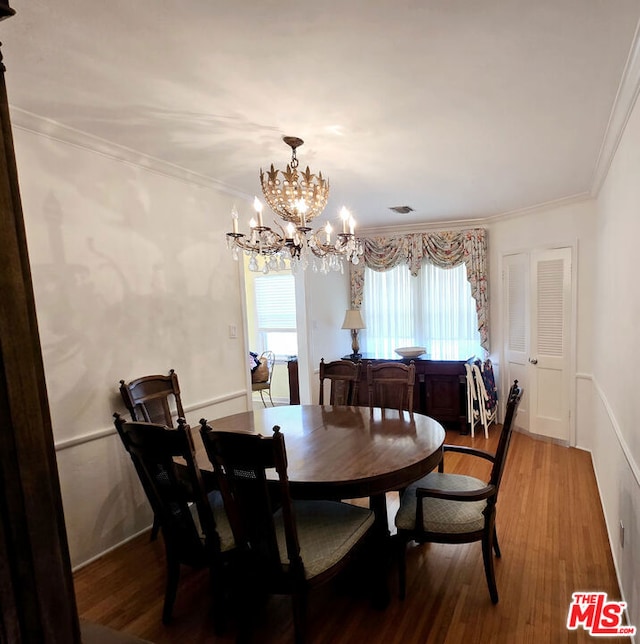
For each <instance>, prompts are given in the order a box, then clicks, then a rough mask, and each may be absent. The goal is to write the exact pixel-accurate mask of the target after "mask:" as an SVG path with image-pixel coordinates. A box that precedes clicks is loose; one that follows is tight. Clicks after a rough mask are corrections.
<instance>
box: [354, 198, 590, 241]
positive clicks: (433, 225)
mask: <svg viewBox="0 0 640 644" xmlns="http://www.w3.org/2000/svg"><path fill="white" fill-rule="evenodd" d="M590 199H593V197H592V195H591V194H590V193H588V192H581V193H579V194H576V195H570V196H569V197H562V198H561V199H554V200H553V201H545V202H543V203H539V204H536V205H534V206H527V207H526V208H520V209H518V210H508V211H505V212H502V213H498V214H496V215H488V216H486V217H476V218H474V219H456V220H449V221H445V220H441V221H435V222H416V223H413V224H402V225H399V226H398V225H393V226H372V227H370V228H361V230H360V232H361V236H362V237H373V236H375V235H407V234H411V233H422V232H427V231H438V230H454V231H458V230H467V229H468V228H482V227H484V226H487V225H488V224H492V223H497V222H499V221H505V220H508V219H516V218H518V217H525V216H527V215H531V214H534V213H536V212H540V211H543V210H551V209H553V208H562V207H564V206H571V205H573V204H577V203H582V202H584V201H589V200H590Z"/></svg>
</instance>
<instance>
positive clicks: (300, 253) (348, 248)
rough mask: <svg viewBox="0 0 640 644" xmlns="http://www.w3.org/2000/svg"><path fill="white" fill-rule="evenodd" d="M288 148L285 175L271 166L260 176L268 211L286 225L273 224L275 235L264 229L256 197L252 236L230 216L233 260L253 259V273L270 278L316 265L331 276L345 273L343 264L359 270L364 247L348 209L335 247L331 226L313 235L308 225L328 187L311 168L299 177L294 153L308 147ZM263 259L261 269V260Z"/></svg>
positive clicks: (289, 139)
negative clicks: (244, 256)
mask: <svg viewBox="0 0 640 644" xmlns="http://www.w3.org/2000/svg"><path fill="white" fill-rule="evenodd" d="M283 140H284V142H285V143H286V144H287V145H288V146H289V147H290V148H291V162H290V163H289V164H287V168H286V170H276V169H275V168H274V167H273V164H271V168H270V169H269V170H267V171H263V170H262V169H261V170H260V183H261V185H262V194H263V195H264V198H265V199H266V201H267V204H268V205H269V208H271V210H272V211H273V212H274V213H275V214H276V215H278V216H279V217H280V218H281V219H283V220H284V221H285V222H287V224H286V227H283V226H282V225H281V224H279V223H277V222H275V221H274V224H275V227H276V230H274V229H272V228H270V227H269V226H265V225H264V219H263V216H262V203H261V202H260V200H259V199H258V198H257V197H256V198H255V199H254V201H253V207H254V210H255V211H256V216H257V220H256V219H253V218H252V219H251V221H250V222H249V228H250V232H249V233H248V234H245V233H241V232H239V231H238V212H237V210H236V209H235V208H234V209H233V211H232V213H231V222H232V225H233V231H232V232H230V233H227V245H228V246H229V248H230V249H231V252H232V255H233V258H234V259H238V255H239V252H238V251H239V250H244V252H245V253H246V254H247V255H249V256H250V260H249V270H252V271H259V270H261V271H262V272H263V273H268V272H269V271H272V270H275V271H278V270H283V269H286V268H289V266H288V265H287V261H286V260H289V264H290V267H291V269H292V270H293V271H295V270H296V268H297V267H298V266H300V267H301V268H302V269H303V270H304V269H306V268H307V266H308V265H309V263H310V260H311V263H312V266H313V270H315V271H317V270H319V271H320V272H321V273H328V272H329V271H330V270H335V271H340V272H344V260H345V259H346V260H347V261H348V262H352V263H353V264H358V263H359V262H360V257H361V256H362V253H363V249H362V242H361V241H360V240H359V239H357V238H356V236H355V233H354V231H355V225H356V224H355V220H354V219H353V217H352V216H351V214H350V213H349V211H348V210H347V209H346V208H344V207H343V208H342V209H341V211H340V217H341V219H342V232H340V233H337V235H336V238H335V241H334V240H332V237H331V234H332V232H333V229H332V227H331V224H330V223H329V222H327V224H326V225H325V226H324V227H323V228H318V229H316V230H314V229H313V228H311V227H310V226H309V223H310V222H311V221H312V220H313V219H314V218H315V217H317V216H318V215H320V214H321V213H322V211H323V210H324V208H325V206H326V205H327V200H328V198H329V181H328V179H325V178H324V177H323V176H322V173H321V172H319V173H318V174H317V175H315V174H312V173H311V171H310V170H309V167H308V166H307V169H306V170H305V171H304V172H300V171H298V159H297V157H296V148H298V147H300V146H301V145H302V144H303V143H304V141H303V140H302V139H299V138H297V137H293V136H285V137H283ZM259 257H262V260H263V262H262V268H260V267H259V264H258V258H259Z"/></svg>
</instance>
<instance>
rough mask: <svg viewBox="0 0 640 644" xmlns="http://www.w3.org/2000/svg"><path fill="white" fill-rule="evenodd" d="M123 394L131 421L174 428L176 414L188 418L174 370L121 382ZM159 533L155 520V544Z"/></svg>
mask: <svg viewBox="0 0 640 644" xmlns="http://www.w3.org/2000/svg"><path fill="white" fill-rule="evenodd" d="M120 395H121V396H122V400H123V401H124V405H125V407H126V408H127V410H128V411H129V414H130V415H131V420H134V421H145V422H147V423H159V424H161V425H165V426H167V427H173V426H174V424H173V423H174V415H175V417H176V418H184V417H185V415H184V409H183V408H182V398H181V397H180V385H179V383H178V376H177V374H176V372H175V371H174V370H173V369H170V370H169V375H168V376H163V375H161V374H158V375H152V376H142V377H140V378H136V379H135V380H131V381H129V382H125V381H124V380H121V381H120ZM125 447H126V445H125ZM159 530H160V523H159V520H158V519H155V518H154V520H153V527H152V528H151V537H150V538H151V541H154V540H155V539H156V537H157V536H158V531H159Z"/></svg>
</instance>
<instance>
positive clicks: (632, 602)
mask: <svg viewBox="0 0 640 644" xmlns="http://www.w3.org/2000/svg"><path fill="white" fill-rule="evenodd" d="M638 177H640V106H639V105H638V104H637V103H636V106H635V108H634V111H633V112H632V114H631V117H630V119H629V121H628V123H627V126H626V129H625V132H624V135H623V137H622V140H621V142H620V145H619V147H618V150H617V152H616V155H615V157H614V160H613V163H612V165H611V168H610V170H609V173H608V175H607V178H606V180H605V183H604V185H603V188H602V189H601V191H600V194H599V195H598V201H597V206H598V220H597V223H598V226H597V240H598V244H597V260H596V262H597V263H596V265H597V267H598V270H597V272H596V274H595V298H594V307H593V311H594V336H595V337H596V338H598V342H597V343H595V344H594V347H593V355H594V357H593V378H592V381H591V382H589V383H585V387H586V386H587V385H590V386H591V391H590V393H591V395H592V396H593V400H594V406H593V423H592V427H591V430H592V434H591V435H590V436H589V442H588V443H587V446H588V447H589V448H590V449H591V450H592V452H593V460H594V466H595V470H596V475H597V477H598V483H599V486H600V492H601V495H602V500H603V505H604V510H605V516H606V520H607V525H608V528H609V534H610V538H611V545H612V549H613V553H614V558H615V560H616V563H617V568H618V571H619V575H620V577H621V581H622V586H623V592H624V596H625V599H626V601H627V603H628V605H629V612H630V619H631V623H632V624H635V625H636V626H640V429H639V427H640V425H639V419H640V396H638V368H637V364H638V355H639V354H640V332H639V328H640V286H639V285H638V270H637V268H636V267H635V264H636V263H637V262H638V258H639V256H640V255H639V252H638V249H639V247H640V244H639V240H640V181H639V179H638ZM621 521H622V523H623V524H624V548H623V547H622V545H621V542H620V538H619V529H620V528H619V524H620V522H621Z"/></svg>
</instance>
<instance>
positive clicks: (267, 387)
mask: <svg viewBox="0 0 640 644" xmlns="http://www.w3.org/2000/svg"><path fill="white" fill-rule="evenodd" d="M259 361H260V364H261V365H265V366H266V369H264V370H262V369H261V367H260V366H259V367H258V369H257V370H256V373H261V372H264V373H265V377H266V380H262V381H259V382H254V379H253V378H252V381H251V390H252V391H259V392H260V399H261V400H262V404H263V405H264V406H265V407H266V406H267V403H266V402H265V399H264V392H265V391H266V392H267V394H268V395H269V400H270V401H271V406H272V407H273V398H272V397H271V381H272V379H273V367H274V365H275V363H276V355H275V353H274V352H273V351H263V352H262V355H261V356H260V358H259Z"/></svg>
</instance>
